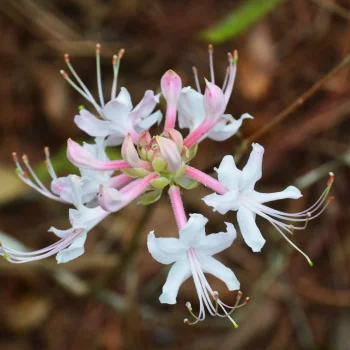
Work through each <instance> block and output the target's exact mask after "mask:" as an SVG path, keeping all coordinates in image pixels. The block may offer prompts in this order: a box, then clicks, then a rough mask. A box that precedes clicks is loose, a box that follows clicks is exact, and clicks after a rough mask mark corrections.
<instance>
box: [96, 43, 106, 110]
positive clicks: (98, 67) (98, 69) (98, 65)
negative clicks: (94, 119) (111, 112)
mask: <svg viewBox="0 0 350 350" xmlns="http://www.w3.org/2000/svg"><path fill="white" fill-rule="evenodd" d="M100 51H101V45H100V44H96V72H97V88H98V95H99V97H100V103H101V107H102V108H103V107H104V106H105V102H104V99H103V91H102V80H101V58H100Z"/></svg>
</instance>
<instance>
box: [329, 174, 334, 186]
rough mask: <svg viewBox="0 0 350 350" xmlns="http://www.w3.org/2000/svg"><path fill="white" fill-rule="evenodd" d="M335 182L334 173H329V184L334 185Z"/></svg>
mask: <svg viewBox="0 0 350 350" xmlns="http://www.w3.org/2000/svg"><path fill="white" fill-rule="evenodd" d="M333 182H334V173H333V172H330V173H329V179H328V182H327V186H330V185H332V183H333Z"/></svg>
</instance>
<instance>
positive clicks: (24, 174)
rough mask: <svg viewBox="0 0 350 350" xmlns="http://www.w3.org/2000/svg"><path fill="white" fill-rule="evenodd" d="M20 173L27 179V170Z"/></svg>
mask: <svg viewBox="0 0 350 350" xmlns="http://www.w3.org/2000/svg"><path fill="white" fill-rule="evenodd" d="M22 175H23V177H24V178H26V179H29V176H28V174H27V172H25V171H23V174H22Z"/></svg>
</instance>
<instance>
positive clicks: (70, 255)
mask: <svg viewBox="0 0 350 350" xmlns="http://www.w3.org/2000/svg"><path fill="white" fill-rule="evenodd" d="M86 237H87V232H86V231H85V232H82V233H81V234H80V235H79V236H77V237H76V238H75V239H74V241H73V243H72V244H71V245H70V246H69V247H68V248H65V249H63V250H61V251H60V252H59V253H58V254H57V255H56V260H57V263H59V264H61V263H66V262H68V261H71V260H73V259H75V258H77V257H78V256H80V255H82V254H84V244H85V241H86Z"/></svg>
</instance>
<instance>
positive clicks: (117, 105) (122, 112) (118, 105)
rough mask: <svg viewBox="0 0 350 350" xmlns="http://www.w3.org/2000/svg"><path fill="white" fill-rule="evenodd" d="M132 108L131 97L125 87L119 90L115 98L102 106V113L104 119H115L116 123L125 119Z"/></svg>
mask: <svg viewBox="0 0 350 350" xmlns="http://www.w3.org/2000/svg"><path fill="white" fill-rule="evenodd" d="M131 109H132V104H131V97H130V94H129V92H128V90H126V89H125V88H123V87H122V88H121V91H120V93H119V95H118V96H117V98H115V99H114V100H111V101H109V102H108V103H107V104H106V105H105V107H104V108H103V115H104V116H105V118H106V119H108V120H112V121H115V122H117V123H120V122H123V121H126V118H127V117H128V114H129V112H130V111H131Z"/></svg>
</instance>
